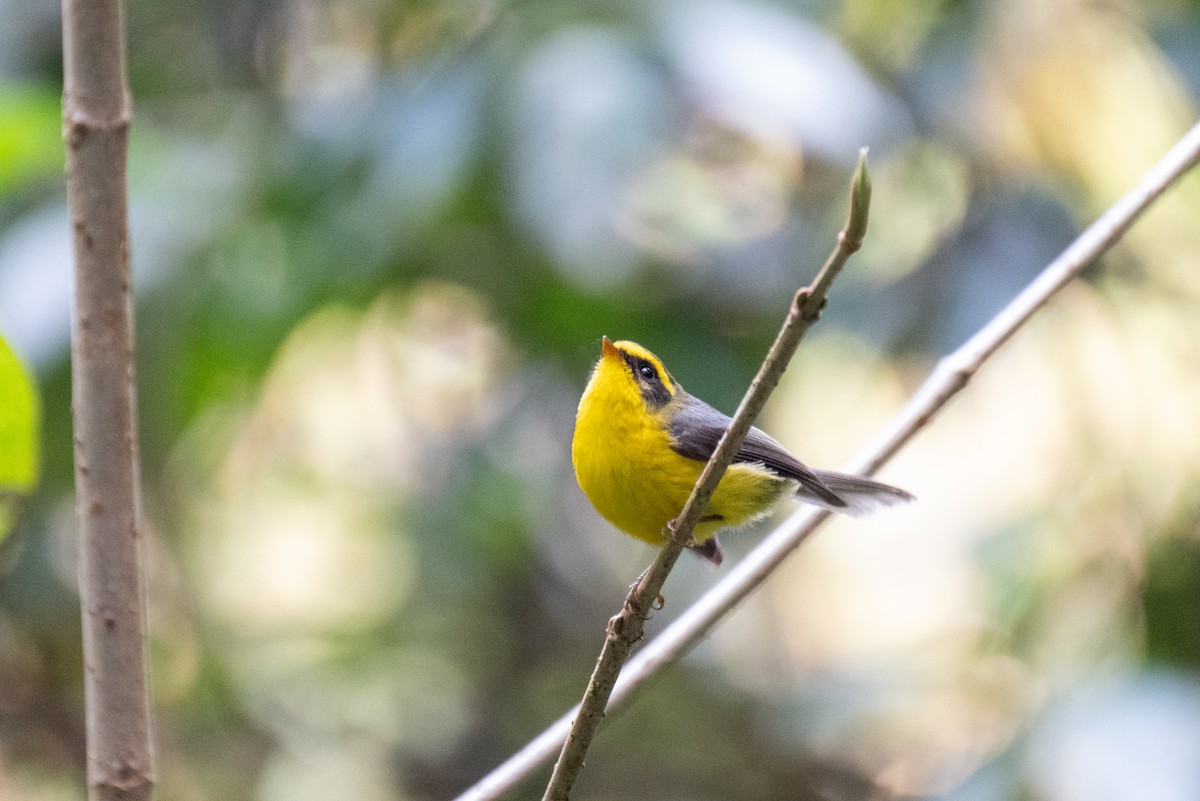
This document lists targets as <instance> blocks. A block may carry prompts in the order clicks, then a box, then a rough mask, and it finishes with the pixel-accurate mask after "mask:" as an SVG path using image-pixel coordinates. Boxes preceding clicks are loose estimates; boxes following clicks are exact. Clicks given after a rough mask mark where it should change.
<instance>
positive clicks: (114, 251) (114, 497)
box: [63, 0, 153, 801]
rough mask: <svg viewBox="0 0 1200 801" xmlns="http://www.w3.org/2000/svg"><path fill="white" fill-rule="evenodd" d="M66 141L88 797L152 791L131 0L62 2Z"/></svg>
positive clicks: (101, 799) (130, 796) (110, 798)
mask: <svg viewBox="0 0 1200 801" xmlns="http://www.w3.org/2000/svg"><path fill="white" fill-rule="evenodd" d="M63 70H64V84H65V86H64V92H63V136H64V138H65V140H66V144H67V194H68V197H69V199H70V205H71V228H72V234H73V243H74V250H75V309H74V319H73V321H72V336H71V369H72V388H73V407H74V425H75V493H76V512H77V515H78V519H79V557H80V558H79V592H80V600H81V605H82V611H83V657H84V696H85V704H86V709H87V754H88V765H87V775H88V788H89V797H90V798H91V799H92V800H93V801H116V800H117V799H122V800H123V801H124V800H128V801H133V800H134V799H137V800H138V801H143V800H145V799H149V798H150V797H151V794H152V792H153V764H152V763H153V759H152V748H151V743H150V711H149V702H148V697H147V690H146V670H145V654H144V622H143V618H144V612H143V610H144V596H143V589H142V568H141V562H140V550H141V548H140V532H139V526H138V512H139V508H140V491H139V473H140V469H139V461H138V440H137V415H136V396H135V389H134V368H133V364H134V361H133V314H132V301H131V297H130V287H129V226H128V220H127V212H126V206H127V201H126V186H125V166H126V153H127V144H128V138H129V123H130V118H131V110H130V99H129V90H128V88H127V83H128V81H127V78H126V71H125V34H124V19H123V14H122V6H121V3H120V0H64V2H63Z"/></svg>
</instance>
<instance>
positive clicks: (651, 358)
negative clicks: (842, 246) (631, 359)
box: [613, 339, 666, 372]
mask: <svg viewBox="0 0 1200 801" xmlns="http://www.w3.org/2000/svg"><path fill="white" fill-rule="evenodd" d="M613 346H614V347H615V348H616V349H617V350H620V351H624V352H625V353H628V354H629V355H630V356H637V357H638V358H639V359H645V360H646V361H648V362H651V363H652V364H654V366H655V367H658V368H659V370H660V371H661V372H666V371H665V370H663V369H662V368H663V363H662V360H661V359H659V358H658V357H657V356H655V355H654V354H653V353H651V352H650V351H648V350H646V349H645V348H643V347H642V346H641V345H639V344H638V343H636V342H630V341H629V340H628V339H622V340H620V341H618V342H614V343H613Z"/></svg>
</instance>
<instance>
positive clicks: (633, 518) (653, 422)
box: [571, 336, 914, 565]
mask: <svg viewBox="0 0 1200 801" xmlns="http://www.w3.org/2000/svg"><path fill="white" fill-rule="evenodd" d="M729 422H730V418H729V417H728V416H727V415H725V414H723V413H721V412H719V411H717V410H716V409H714V408H713V407H712V406H710V405H708V404H707V403H705V402H704V401H702V400H700V399H699V398H697V397H695V396H693V395H690V394H688V393H687V392H686V391H685V390H684V388H683V387H682V386H681V385H680V383H679V382H678V381H676V380H675V378H674V377H673V376H672V375H671V374H670V373H669V372H667V368H666V367H665V366H664V365H663V362H662V360H660V359H659V358H658V357H657V356H655V355H654V354H653V353H651V352H650V351H649V350H647V349H646V348H644V347H642V346H641V345H639V344H637V343H636V342H630V341H627V340H622V341H618V342H613V341H611V340H609V338H608V337H607V336H605V337H602V338H601V345H600V358H599V360H597V362H596V365H595V367H594V368H593V370H592V372H591V376H590V377H589V379H588V383H587V387H586V388H585V389H584V392H583V395H582V397H581V398H580V400H579V408H578V411H577V413H576V418H575V433H574V436H573V438H572V442H571V462H572V464H573V466H574V468H575V477H576V480H577V481H578V483H579V487H580V489H582V490H583V493H584V495H586V496H587V498H588V500H589V501H591V503H592V506H594V507H595V508H596V511H597V512H599V513H600V515H601V516H602V517H604V518H605V519H606V520H608V522H609V523H611V524H612V525H613V526H615V527H616V528H617V529H619V530H621V531H623V532H625V533H626V534H628V535H630V536H632V537H635V538H637V539H639V540H642V541H644V542H647V543H649V544H651V545H654V546H656V547H662V546H663V545H665V544H666V542H667V540H668V538H669V536H670V534H669V530H668V528H667V524H668V523H670V521H672V520H674V519H675V518H676V517H678V516H679V513H680V512H681V511H682V509H683V506H684V504H685V503H686V502H687V499H688V496H689V495H690V494H691V492H692V488H693V487H694V485H695V484H696V479H697V478H698V477H699V475H700V473H701V471H702V470H703V469H704V465H705V464H706V463H707V462H708V459H709V457H711V456H712V453H713V451H714V450H715V449H716V447H717V443H718V442H719V441H720V439H721V436H722V434H724V432H725V429H726V428H727V427H728V426H729ZM787 495H791V496H793V497H794V498H796V499H798V500H801V501H804V502H806V503H810V504H813V505H816V506H819V507H821V508H824V509H828V510H830V511H833V512H840V513H842V514H846V515H850V516H859V515H863V514H868V513H870V512H873V511H875V510H877V509H881V508H884V507H889V506H896V505H898V504H903V503H908V502H909V501H912V500H913V499H914V498H913V496H912V495H911V494H909V493H908V492H906V491H904V490H902V489H900V488H898V487H893V486H891V485H890V484H884V483H881V482H878V481H872V480H871V479H867V478H861V477H859V476H852V475H848V474H846V473H839V472H836V471H833V470H819V469H813V468H810V467H807V466H805V465H804V464H803V463H802V462H801V461H800V460H799V459H797V458H796V457H795V456H792V455H791V454H790V453H788V452H787V450H786V449H785V448H784V447H783V446H782V445H780V444H779V443H778V442H776V441H775V440H774V439H772V438H771V437H770V436H768V435H767V434H766V433H764V432H763V431H762V430H761V429H758V428H754V427H752V428H751V429H750V431H749V433H748V434H747V435H746V439H745V441H744V442H743V443H742V445H741V447H740V448H739V449H738V451H737V454H736V455H735V456H734V459H733V463H732V464H731V465H730V466H729V469H728V470H726V472H725V475H724V476H722V478H721V481H720V483H719V484H718V485H717V489H716V491H715V492H714V493H713V495H712V498H711V500H710V501H709V503H708V507H707V509H706V511H705V513H704V515H703V517H701V518H700V521H699V523H698V524H697V525H696V528H695V530H694V532H693V534H692V539H691V541H690V542H689V543H688V545H687V547H688V548H689V549H690V550H691V551H692V552H693V553H695V554H696V555H698V556H699V557H701V558H703V559H705V560H707V561H708V562H710V563H711V564H713V565H720V564H721V561H722V560H723V558H724V555H723V551H722V549H721V544H720V542H719V541H718V539H717V536H716V535H717V532H718V531H720V530H722V529H739V528H744V527H746V526H748V525H750V524H751V523H754V522H756V521H758V520H761V519H762V518H764V517H766V516H767V515H768V514H769V513H770V511H771V509H772V508H773V507H774V506H775V504H776V503H777V502H778V501H780V500H781V499H782V498H783V497H785V496H787Z"/></svg>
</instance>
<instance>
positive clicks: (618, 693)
mask: <svg viewBox="0 0 1200 801" xmlns="http://www.w3.org/2000/svg"><path fill="white" fill-rule="evenodd" d="M1197 162H1200V124H1197V125H1196V126H1195V127H1194V128H1192V129H1191V130H1190V131H1189V132H1188V133H1187V134H1185V135H1184V136H1183V138H1181V139H1180V140H1179V142H1177V143H1176V144H1175V146H1174V147H1172V148H1171V150H1170V151H1168V152H1167V154H1166V155H1165V156H1163V157H1162V159H1160V160H1159V162H1158V163H1157V164H1156V165H1155V166H1154V167H1153V168H1151V169H1150V170H1149V171H1148V172H1147V173H1146V174H1145V175H1144V176H1143V177H1142V180H1141V181H1140V182H1139V183H1138V185H1137V186H1136V187H1134V188H1133V189H1132V190H1130V191H1129V192H1128V193H1127V194H1126V195H1125V196H1124V197H1122V198H1121V199H1120V200H1118V201H1117V202H1116V203H1114V204H1113V205H1112V206H1111V207H1110V208H1109V209H1108V210H1107V211H1106V212H1105V213H1104V214H1103V215H1101V217H1100V218H1099V219H1097V220H1096V222H1094V223H1093V224H1092V225H1091V226H1089V227H1088V229H1087V230H1086V231H1084V232H1083V233H1082V234H1080V236H1079V237H1078V238H1077V239H1076V240H1075V241H1074V242H1072V243H1071V245H1070V246H1069V247H1068V248H1067V249H1066V250H1064V251H1063V253H1062V254H1061V255H1060V256H1059V257H1058V258H1057V259H1055V260H1054V261H1053V262H1051V263H1050V265H1049V266H1047V267H1046V269H1045V270H1043V271H1042V273H1041V274H1040V275H1039V276H1038V277H1037V278H1036V279H1034V281H1033V282H1031V283H1030V284H1029V285H1028V286H1027V287H1026V288H1025V289H1024V290H1023V291H1022V292H1021V293H1020V294H1019V295H1018V296H1017V297H1016V298H1014V299H1013V300H1012V301H1011V302H1010V303H1009V305H1008V306H1007V307H1005V308H1004V309H1003V310H1002V311H1001V312H1000V313H999V314H997V315H996V316H995V317H994V318H992V320H991V321H990V322H988V324H987V325H985V326H984V327H983V328H982V329H980V330H979V332H978V333H976V334H975V335H974V336H973V337H971V339H969V340H968V341H967V342H966V343H965V344H964V345H962V346H961V347H960V348H958V350H956V351H954V352H953V353H951V354H950V355H948V356H946V357H945V358H943V359H942V360H941V361H940V362H939V363H938V366H937V368H936V369H935V370H934V371H933V373H932V374H931V375H930V377H929V378H928V379H926V381H925V383H924V384H922V385H921V387H920V388H919V389H918V390H917V392H916V393H915V394H914V395H913V396H912V398H911V399H910V400H909V402H908V404H906V405H905V407H904V408H903V409H901V411H900V412H899V413H898V414H897V415H896V417H895V418H894V419H893V421H892V423H891V424H890V425H889V426H888V427H887V428H886V429H885V430H884V431H883V433H882V434H880V436H879V437H878V438H877V439H876V440H875V442H873V443H872V444H871V445H870V446H868V447H867V448H866V449H864V450H863V452H862V453H861V454H860V455H859V456H858V458H856V459H855V460H853V462H852V463H851V467H850V471H851V472H854V471H855V470H860V471H862V472H866V473H870V472H874V471H875V470H876V469H877V468H879V467H880V466H881V465H882V464H883V463H884V462H886V461H887V460H888V459H889V458H891V456H892V455H894V454H895V453H896V452H897V451H898V450H899V449H900V448H901V447H903V446H904V444H905V443H907V442H908V441H909V440H910V439H911V438H912V437H913V436H915V435H916V434H917V432H919V431H920V430H921V429H922V428H924V427H925V425H926V424H928V423H929V421H930V420H931V419H932V418H933V417H934V416H935V415H936V414H937V413H938V412H939V411H941V409H942V408H943V407H945V405H946V404H947V403H949V402H950V400H951V399H952V398H953V397H954V396H955V395H956V394H958V392H960V391H961V390H962V389H963V388H964V387H965V386H966V385H967V382H968V381H969V380H970V378H971V377H972V376H973V375H974V374H975V373H976V372H977V371H978V370H979V369H980V368H981V367H982V366H983V364H984V363H986V361H987V360H988V359H989V358H991V356H992V354H994V353H995V352H996V350H997V349H999V347H1000V346H1001V345H1003V344H1004V343H1005V342H1006V341H1008V339H1010V338H1011V337H1012V335H1013V334H1014V333H1016V332H1017V331H1018V330H1019V329H1020V327H1021V326H1022V325H1024V324H1025V322H1027V321H1028V320H1029V318H1030V317H1031V316H1032V315H1033V314H1034V313H1035V312H1036V311H1037V310H1038V309H1040V308H1041V307H1042V306H1044V305H1046V303H1048V302H1049V301H1050V299H1051V298H1053V296H1054V295H1055V294H1056V293H1057V292H1058V291H1059V290H1061V289H1062V288H1063V287H1064V286H1065V285H1066V284H1067V283H1068V282H1069V281H1070V280H1071V279H1072V278H1074V277H1075V276H1077V275H1078V274H1079V273H1080V272H1081V271H1082V270H1083V269H1084V268H1085V267H1087V266H1088V265H1089V264H1092V263H1093V262H1095V261H1096V260H1097V259H1098V258H1099V257H1100V256H1102V255H1103V254H1104V253H1105V252H1107V251H1108V250H1109V249H1110V248H1112V246H1113V245H1114V244H1116V242H1117V241H1119V240H1120V238H1121V236H1122V235H1123V234H1124V233H1125V231H1127V230H1128V229H1129V227H1130V226H1132V225H1133V224H1134V222H1136V221H1137V219H1138V218H1139V217H1140V216H1141V215H1142V214H1143V213H1144V212H1145V211H1146V209H1148V208H1149V207H1150V206H1151V205H1153V203H1154V202H1155V201H1156V200H1158V198H1159V197H1160V196H1161V195H1162V194H1163V193H1164V192H1165V191H1166V190H1167V189H1168V188H1170V187H1171V186H1172V185H1173V184H1174V183H1175V182H1176V181H1178V180H1179V178H1180V177H1181V176H1183V175H1184V174H1185V173H1186V172H1187V171H1188V170H1189V169H1191V168H1192V167H1194V166H1195V165H1196V164H1197ZM826 517H828V513H827V512H824V511H822V510H818V509H812V508H807V509H803V510H801V511H798V512H796V513H795V514H793V515H792V516H791V517H790V518H788V520H786V521H785V522H784V523H783V524H782V525H781V526H780V527H779V528H777V529H776V530H775V531H774V532H772V533H771V535H770V536H768V537H767V538H766V539H765V540H763V542H761V543H760V544H759V545H758V546H757V547H755V549H754V550H753V551H751V552H750V553H749V554H748V555H747V556H746V558H745V559H743V560H742V561H741V562H740V563H739V564H738V565H737V566H736V567H735V568H734V569H733V570H732V571H730V573H729V574H728V575H727V576H726V577H725V578H724V579H723V580H722V581H721V582H720V583H719V584H717V585H716V586H715V587H713V588H712V589H711V590H709V591H708V592H707V593H705V594H704V595H703V596H702V597H701V598H700V599H699V600H697V601H696V603H694V604H693V605H692V606H690V607H689V608H688V609H687V610H686V611H684V613H683V614H682V615H680V616H679V618H677V619H676V620H675V621H674V622H673V623H672V624H671V625H670V626H668V627H667V628H666V629H665V630H664V631H663V633H662V634H660V635H659V636H658V637H656V638H655V639H654V640H653V641H652V642H651V643H650V644H649V645H647V646H646V647H645V648H644V649H642V651H641V652H640V653H639V654H638V655H637V657H635V658H634V659H633V660H632V661H631V662H630V663H629V665H628V667H627V668H626V669H625V671H624V673H623V675H622V676H621V681H620V682H619V683H617V685H616V687H615V688H614V689H613V691H612V694H611V698H610V699H609V703H610V707H617V706H619V705H622V704H624V703H626V702H627V701H629V699H630V698H631V696H632V695H633V694H634V692H636V691H637V690H638V689H639V688H641V687H642V686H643V685H644V684H645V682H646V681H647V680H649V679H650V678H651V677H653V676H654V675H655V674H656V673H657V672H658V671H659V670H660V669H661V668H663V667H665V666H667V665H670V664H672V663H674V662H675V661H677V660H678V659H680V658H681V657H682V656H683V655H684V654H686V653H687V652H688V651H689V650H691V648H692V647H693V646H694V645H695V644H696V643H697V642H699V641H700V640H701V639H703V638H704V637H705V636H707V635H708V633H709V632H710V631H712V629H713V628H714V627H715V626H716V625H717V623H719V622H720V621H721V620H722V619H724V617H725V616H726V615H727V614H729V612H731V611H732V610H733V609H734V608H735V607H736V606H737V605H738V604H739V603H740V602H741V601H743V600H744V599H745V598H746V597H747V596H749V595H750V594H751V593H752V592H753V591H754V590H755V589H757V588H758V587H759V586H760V585H761V584H762V583H763V582H764V581H766V579H767V578H768V577H769V576H770V575H771V574H772V573H773V572H774V571H775V569H776V568H777V567H778V566H779V565H780V564H781V563H782V562H783V560H784V559H785V558H786V557H787V556H788V554H790V553H791V552H792V551H794V550H795V549H796V548H798V547H799V546H800V545H801V544H802V543H803V542H804V540H805V539H807V538H808V536H809V535H810V534H812V532H813V531H814V530H816V528H817V526H818V525H820V523H821V522H822V521H823V520H825V518H826ZM574 715H575V711H574V710H572V711H570V712H568V713H567V714H565V715H563V716H562V717H561V718H559V719H558V720H556V721H555V722H554V723H553V724H551V725H550V726H549V727H548V728H547V729H546V730H545V731H543V732H542V733H541V734H539V735H538V736H537V737H535V738H534V739H533V740H531V741H530V742H529V743H528V744H526V745H525V746H524V747H523V748H522V749H521V750H519V751H517V752H516V753H515V754H513V755H512V756H511V757H509V759H508V760H507V761H505V762H504V763H503V764H501V765H500V766H499V767H497V768H496V769H495V770H493V771H492V772H491V773H490V774H488V775H487V776H485V777H484V778H483V779H481V780H480V781H479V782H478V783H476V784H475V785H474V786H473V787H471V788H469V789H468V790H466V791H465V792H464V793H462V794H461V795H460V796H459V797H458V798H457V799H456V801H496V799H500V798H503V797H504V796H505V795H507V794H508V793H509V792H511V791H512V790H513V789H514V788H515V787H516V786H517V785H518V784H520V783H521V782H522V781H524V780H525V779H527V778H528V777H529V776H530V775H531V774H532V773H533V772H534V771H536V770H537V769H539V768H540V767H542V766H543V765H545V764H547V763H548V762H549V761H550V760H551V759H552V758H553V756H554V754H555V752H557V751H558V750H559V748H560V747H561V745H562V743H563V741H564V738H565V737H566V736H567V733H568V730H569V729H570V725H571V721H572V719H573V717H574Z"/></svg>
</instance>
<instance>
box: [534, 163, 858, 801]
mask: <svg viewBox="0 0 1200 801" xmlns="http://www.w3.org/2000/svg"><path fill="white" fill-rule="evenodd" d="M870 204H871V182H870V179H869V177H868V175H867V149H866V148H863V149H862V150H861V151H860V152H859V156H858V168H857V169H856V170H855V174H854V180H853V182H852V183H851V187H850V214H849V218H848V220H847V222H846V226H845V228H843V229H842V231H841V232H840V233H839V234H838V244H837V246H836V247H835V248H834V250H833V252H832V253H831V254H830V256H829V259H828V260H827V261H826V262H825V265H824V266H823V267H822V268H821V271H820V272H819V273H818V274H817V277H816V278H815V279H814V280H813V282H812V284H810V285H809V286H807V287H805V288H803V289H801V290H800V291H798V292H797V293H796V296H795V297H794V298H793V299H792V305H791V309H790V310H789V312H788V315H787V319H786V320H784V323H783V327H782V328H781V329H780V330H779V335H778V336H777V337H776V338H775V343H774V344H773V345H772V346H771V349H770V350H769V351H768V352H767V356H766V358H765V359H764V360H763V363H762V366H761V367H760V368H759V370H758V374H757V375H756V376H755V377H754V381H753V382H751V384H750V388H749V390H747V392H746V396H745V397H744V398H743V399H742V402H741V405H739V406H738V409H737V412H736V413H735V414H734V415H733V419H732V420H731V421H730V423H729V428H728V429H726V431H725V433H724V434H723V435H722V436H721V440H720V442H718V443H717V447H716V450H714V451H713V455H712V457H711V458H710V459H709V460H708V464H706V465H705V466H704V470H703V472H701V474H700V477H699V478H698V479H697V480H696V486H695V487H693V488H692V494H691V496H690V497H689V498H688V500H687V503H686V504H684V507H683V510H682V511H681V512H680V514H679V517H678V518H677V519H676V520H674V521H672V522H671V524H670V525H669V528H670V529H671V536H670V538H669V539H668V541H667V544H666V545H665V546H664V547H663V549H662V550H661V551H660V552H659V554H658V558H657V559H655V560H654V563H653V564H652V565H650V567H649V568H647V570H646V572H644V573H643V574H642V576H641V578H640V579H639V580H638V581H637V583H636V585H635V586H634V587H633V588H632V589H631V590H630V591H629V596H628V597H627V598H626V599H625V604H624V606H623V607H622V609H621V611H620V612H619V613H618V614H617V615H616V616H614V617H613V618H612V619H610V620H609V621H608V626H607V629H606V631H605V637H604V646H603V648H602V649H601V651H600V657H599V658H598V659H597V660H596V667H595V669H594V670H593V671H592V676H591V679H590V680H589V681H588V686H587V691H586V692H585V693H584V696H583V701H582V702H581V703H580V706H579V708H578V711H577V713H576V715H575V719H574V721H573V722H572V724H571V728H570V731H569V733H568V734H567V739H566V741H565V742H564V743H563V747H562V752H561V753H560V754H559V757H558V761H557V762H556V763H555V765H554V772H553V774H552V775H551V777H550V782H549V784H548V785H547V787H546V793H545V796H544V797H543V801H567V799H568V798H569V797H570V794H571V788H572V787H573V786H574V785H575V780H576V779H578V777H579V773H580V771H581V770H583V760H584V757H585V756H586V754H587V751H588V748H589V747H590V745H591V742H592V738H593V737H594V736H595V733H596V729H597V728H599V726H600V721H601V720H603V718H604V712H605V708H606V707H607V706H608V699H609V696H610V695H611V694H612V691H613V687H614V686H615V684H616V681H617V677H618V676H619V675H620V673H621V668H622V667H623V666H624V665H625V660H626V659H628V657H629V652H630V650H631V649H632V648H633V646H634V644H635V643H637V642H639V641H640V640H641V639H642V634H643V632H644V630H645V625H646V616H647V614H648V613H649V610H650V609H651V607H652V604H653V603H654V600H655V599H656V598H657V597H658V594H659V591H660V590H661V589H662V586H663V583H664V582H666V580H667V576H668V575H669V574H670V572H671V569H672V568H673V567H674V566H675V562H676V560H678V559H679V555H680V554H681V553H682V552H683V549H684V547H685V546H686V545H687V544H688V542H690V541H691V538H692V531H693V530H694V529H695V527H696V524H697V523H698V522H699V521H700V516H701V515H703V514H704V510H705V508H706V507H707V506H708V502H709V500H711V498H712V495H713V492H714V491H715V490H716V488H717V484H718V483H719V482H720V480H721V476H722V475H724V473H725V470H726V469H727V468H728V467H729V465H730V464H732V462H733V457H734V456H735V455H736V454H737V451H738V448H740V447H741V445H742V440H744V439H745V438H746V434H747V432H749V430H750V426H751V425H752V424H753V423H754V420H755V418H756V417H757V416H758V414H759V412H761V411H762V408H763V406H764V405H765V404H766V402H767V398H769V397H770V395H771V392H772V391H773V390H774V389H775V386H776V385H777V384H778V383H779V379H780V377H781V376H782V375H783V371H784V370H786V369H787V365H788V362H790V361H791V359H792V355H793V354H794V353H795V352H796V346H797V345H798V344H799V343H800V339H801V337H803V336H804V333H805V331H807V330H808V328H809V326H811V325H812V324H813V323H814V322H816V321H817V319H818V318H819V317H820V315H821V309H822V308H824V306H825V296H826V293H827V292H828V291H829V287H830V286H831V285H832V284H833V279H834V278H835V277H837V274H838V273H839V272H840V271H841V269H842V267H843V266H844V265H845V263H846V260H847V259H848V258H850V255H851V254H852V253H854V252H855V251H856V250H858V249H859V248H860V247H862V240H863V236H865V234H866V230H867V210H868V209H869V208H870Z"/></svg>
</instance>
